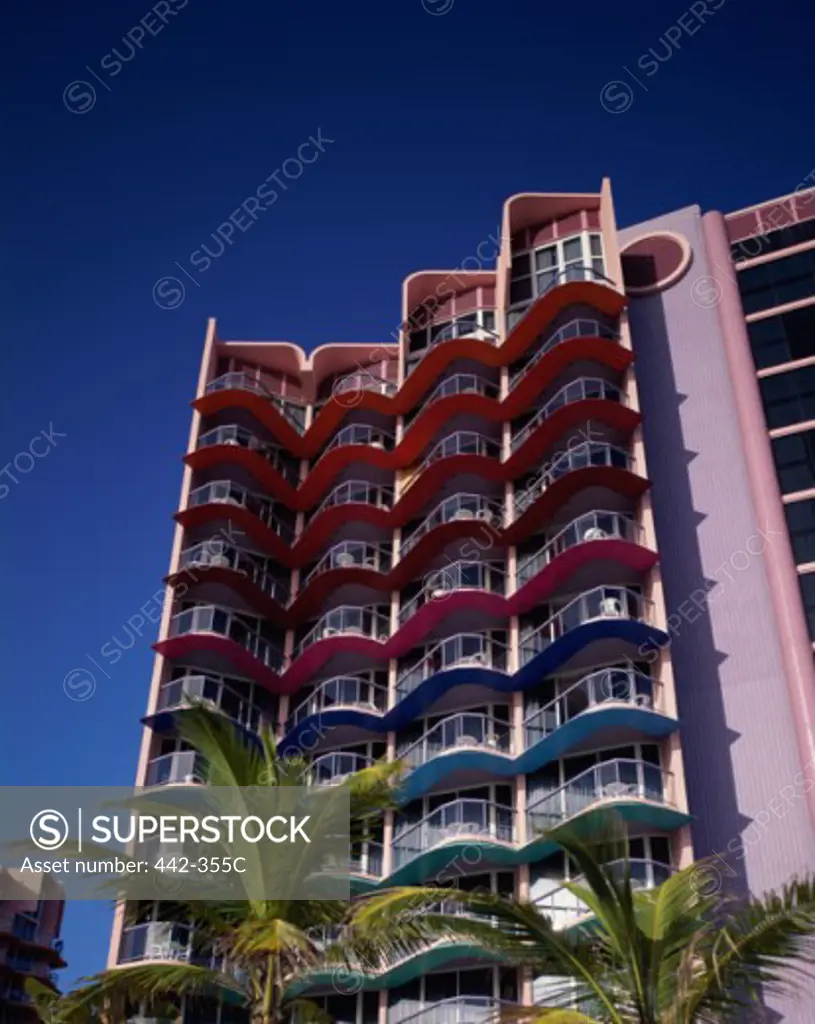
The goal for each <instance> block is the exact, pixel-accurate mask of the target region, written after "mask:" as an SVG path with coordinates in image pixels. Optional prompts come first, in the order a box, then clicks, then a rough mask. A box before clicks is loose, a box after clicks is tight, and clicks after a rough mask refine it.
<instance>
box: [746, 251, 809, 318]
mask: <svg viewBox="0 0 815 1024" xmlns="http://www.w3.org/2000/svg"><path fill="white" fill-rule="evenodd" d="M739 290H740V291H741V301H742V305H743V306H744V311H745V312H746V313H756V312H758V311H759V310H761V309H770V308H771V307H772V306H780V305H783V304H784V303H785V302H795V301H797V300H798V299H806V298H809V296H811V295H815V249H810V250H808V251H806V252H799V253H796V254H795V255H794V256H786V257H784V258H783V259H779V260H774V261H773V262H772V263H762V264H759V266H757V267H749V268H748V269H747V270H742V271H741V272H740V273H739Z"/></svg>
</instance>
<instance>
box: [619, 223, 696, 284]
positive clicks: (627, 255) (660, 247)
mask: <svg viewBox="0 0 815 1024" xmlns="http://www.w3.org/2000/svg"><path fill="white" fill-rule="evenodd" d="M620 262H621V263H622V268H623V280H624V281H625V290H626V292H627V293H628V294H629V295H653V294H655V293H656V292H661V291H664V290H665V289H666V288H670V286H671V285H672V284H675V283H676V282H677V281H678V280H679V279H680V278H681V277H682V275H683V274H684V273H685V271H686V270H687V269H688V267H689V266H690V262H691V247H690V244H689V243H688V240H687V239H686V238H684V237H683V236H682V235H677V234H674V233H673V232H671V231H655V232H653V234H650V235H643V236H642V237H641V238H635V239H634V241H633V242H629V243H628V244H627V245H625V246H623V248H622V249H621V250H620Z"/></svg>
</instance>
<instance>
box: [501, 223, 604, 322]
mask: <svg viewBox="0 0 815 1024" xmlns="http://www.w3.org/2000/svg"><path fill="white" fill-rule="evenodd" d="M580 267H591V268H592V269H593V270H594V271H596V272H597V273H598V274H603V273H605V264H604V263H603V241H602V238H601V237H600V235H599V234H589V233H588V232H587V231H584V232H582V233H581V234H579V235H574V236H573V237H572V238H566V239H563V240H562V241H558V242H553V243H552V244H551V245H545V246H542V247H541V248H539V249H534V250H532V251H531V252H520V253H514V254H513V256H512V272H511V279H510V286H509V305H510V307H511V308H512V307H518V306H524V305H525V304H526V303H528V302H530V301H531V300H532V299H533V298H536V297H537V296H538V295H542V294H543V293H544V292H545V291H546V290H547V288H549V287H550V286H551V285H552V284H553V283H554V282H555V280H557V279H558V276H559V275H560V276H561V280H563V279H566V280H569V279H570V276H569V270H570V269H571V270H574V271H575V277H574V280H578V272H577V271H578V268H580ZM518 318H519V317H518V316H515V317H514V318H513V316H512V315H511V314H510V317H509V326H510V327H512V326H513V323H514V322H515V321H517V320H518Z"/></svg>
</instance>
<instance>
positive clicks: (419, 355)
mask: <svg viewBox="0 0 815 1024" xmlns="http://www.w3.org/2000/svg"><path fill="white" fill-rule="evenodd" d="M485 311H486V312H488V313H494V312H495V311H494V310H492V309H486V310H485ZM457 338H473V339H475V340H477V341H485V342H487V344H489V345H499V344H500V343H501V338H500V335H498V334H497V333H496V332H495V331H493V330H491V329H490V328H489V327H482V325H481V324H479V323H478V321H477V320H474V319H472V318H471V317H467V318H464V319H461V320H454V321H453V322H452V323H449V324H447V325H446V326H445V327H442V329H441V330H440V331H438V332H437V333H436V334H435V335H434V336H433V338H432V339H431V341H430V343H429V344H428V345H427V347H426V348H423V349H421V351H419V352H416V353H409V354H408V358H409V360H410V362H409V365H408V366H407V367H406V369H405V375H406V376H407V377H409V376H410V375H411V373H413V371H414V370H415V369H416V367H417V366H418V365H419V363H420V362H421V361H422V360H423V359H424V357H425V356H426V355H427V353H428V352H431V351H432V350H433V349H434V348H436V346H437V345H441V344H442V343H443V342H445V341H455V340H456V339H457ZM414 359H415V362H413V360H414Z"/></svg>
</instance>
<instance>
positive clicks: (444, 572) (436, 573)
mask: <svg viewBox="0 0 815 1024" xmlns="http://www.w3.org/2000/svg"><path fill="white" fill-rule="evenodd" d="M506 577H507V574H506V572H505V571H504V570H503V569H501V568H499V567H498V566H497V565H494V564H492V563H490V562H467V561H463V560H460V561H457V562H450V563H449V564H448V565H445V566H443V567H442V568H441V569H434V570H433V571H432V572H430V573H428V574H427V576H426V577H425V580H424V584H423V586H422V589H421V590H420V591H419V593H418V594H416V596H415V597H412V598H411V599H410V601H408V602H407V603H406V604H405V605H403V606H402V607H401V608H400V609H399V625H400V626H403V625H404V624H405V623H406V622H407V621H408V619H410V618H411V617H412V616H413V615H415V614H416V612H417V611H418V610H419V609H420V608H422V607H424V605H426V604H427V603H428V602H429V601H444V600H446V599H447V598H448V597H450V595H451V594H454V593H456V591H458V590H481V591H484V592H485V593H487V594H501V595H503V594H504V593H505V592H506Z"/></svg>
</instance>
